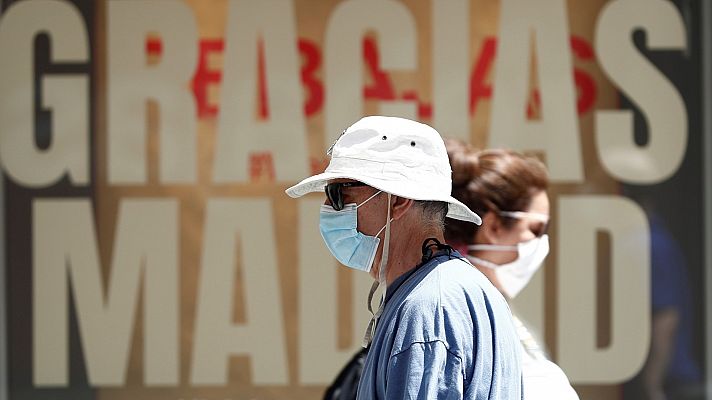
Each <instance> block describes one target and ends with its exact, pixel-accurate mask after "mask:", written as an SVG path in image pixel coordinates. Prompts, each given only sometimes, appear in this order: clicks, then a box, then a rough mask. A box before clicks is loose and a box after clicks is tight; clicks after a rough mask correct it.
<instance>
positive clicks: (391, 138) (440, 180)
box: [286, 116, 482, 225]
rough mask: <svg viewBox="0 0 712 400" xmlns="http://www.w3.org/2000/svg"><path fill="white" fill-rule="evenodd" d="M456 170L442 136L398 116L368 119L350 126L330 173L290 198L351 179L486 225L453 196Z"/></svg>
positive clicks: (333, 155) (297, 189)
mask: <svg viewBox="0 0 712 400" xmlns="http://www.w3.org/2000/svg"><path fill="white" fill-rule="evenodd" d="M451 175H452V170H451V168H450V162H449V160H448V156H447V150H446V149H445V144H444V143H443V140H442V138H441V137H440V134H439V133H438V132H437V131H436V130H435V129H433V128H431V127H430V126H428V125H425V124H422V123H420V122H416V121H411V120H408V119H404V118H398V117H383V116H369V117H364V118H362V119H360V120H359V121H357V122H356V123H355V124H353V125H351V126H350V127H349V128H348V129H347V130H346V131H344V133H343V134H342V135H341V137H339V139H338V140H337V141H336V143H334V145H333V146H332V149H331V160H330V161H329V166H328V167H326V170H325V171H324V172H323V173H321V174H318V175H314V176H312V177H309V178H306V179H304V180H303V181H301V182H299V183H298V184H296V185H294V186H292V187H290V188H289V189H287V190H286V192H287V194H288V195H289V196H291V197H295V198H296V197H300V196H303V195H305V194H307V193H310V192H319V191H322V190H324V186H325V185H326V184H327V182H328V181H329V180H331V179H337V178H346V179H353V180H356V181H359V182H363V183H365V184H367V185H369V186H372V187H374V188H376V189H379V190H382V191H384V192H387V193H391V194H394V195H396V196H401V197H405V198H408V199H413V200H434V201H444V202H446V203H448V213H447V216H448V217H449V218H454V219H459V220H463V221H470V222H474V223H476V224H478V225H479V224H481V223H482V220H481V219H480V217H479V216H478V215H477V214H475V213H474V212H472V211H471V210H470V209H469V208H467V206H465V205H464V204H462V203H461V202H459V201H458V200H456V199H455V198H454V197H452V196H451V191H452V179H451Z"/></svg>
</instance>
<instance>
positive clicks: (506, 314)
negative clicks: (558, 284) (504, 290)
mask: <svg viewBox="0 0 712 400" xmlns="http://www.w3.org/2000/svg"><path fill="white" fill-rule="evenodd" d="M391 288H392V290H391ZM388 294H389V296H388V297H386V305H385V308H384V310H383V314H382V316H381V318H380V320H379V322H378V326H377V327H376V332H375V335H374V337H373V341H372V342H371V347H370V349H369V351H368V357H367V358H366V363H365V365H364V369H363V373H362V375H361V381H360V382H359V388H358V398H359V399H478V400H480V399H482V400H484V399H521V398H522V394H521V393H522V392H521V379H522V373H521V354H520V351H521V350H520V347H519V339H518V338H517V334H516V331H515V328H514V325H513V323H512V316H511V313H510V311H509V306H508V305H507V303H506V301H505V300H504V298H503V297H502V295H501V294H500V293H499V291H497V289H495V287H494V286H492V284H491V283H490V282H489V280H488V279H487V278H486V277H485V276H484V275H482V273H481V272H479V271H478V270H477V269H476V268H474V267H473V266H472V265H471V264H470V263H469V262H467V261H466V260H465V259H463V258H461V256H460V255H459V254H458V253H457V252H454V253H453V256H452V258H450V257H449V256H448V255H440V256H437V257H435V258H433V259H431V260H430V261H428V262H427V263H426V264H425V265H423V266H421V267H419V268H417V269H416V270H414V271H411V272H410V273H406V274H405V275H403V276H401V277H399V278H398V279H396V281H394V282H393V283H392V284H391V285H390V286H389V293H388Z"/></svg>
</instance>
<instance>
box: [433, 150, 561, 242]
mask: <svg viewBox="0 0 712 400" xmlns="http://www.w3.org/2000/svg"><path fill="white" fill-rule="evenodd" d="M445 147H446V148H447V154H448V157H449V158H450V166H451V167H452V196H453V197H455V198H456V199H458V200H460V201H461V202H463V203H464V204H465V205H466V206H467V207H469V208H470V210H472V211H474V212H476V213H477V215H479V216H481V217H483V218H484V215H485V214H486V213H487V212H489V211H492V212H494V213H496V214H497V213H499V212H500V211H524V210H526V209H527V208H528V207H529V204H530V203H531V199H532V196H533V195H534V194H536V193H538V192H539V191H542V190H546V189H547V187H548V185H549V178H548V174H547V172H546V167H545V166H544V164H543V163H542V162H541V161H539V160H537V159H536V158H534V157H528V156H524V155H522V154H521V153H518V152H516V151H513V150H507V149H492V150H481V151H477V150H476V149H474V148H472V147H471V146H470V145H469V144H467V143H464V142H462V141H460V140H456V139H446V140H445ZM502 223H503V224H504V226H505V227H511V226H512V225H513V224H514V223H515V221H514V220H513V219H511V218H503V219H502ZM477 228H478V227H477V225H474V224H472V223H467V222H462V221H458V220H453V219H450V220H448V222H447V224H446V225H445V239H446V240H447V241H448V242H450V243H467V244H470V243H472V241H473V240H474V237H475V232H477Z"/></svg>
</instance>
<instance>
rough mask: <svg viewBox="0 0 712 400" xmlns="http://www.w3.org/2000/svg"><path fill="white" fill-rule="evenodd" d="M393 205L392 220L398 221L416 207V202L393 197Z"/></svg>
mask: <svg viewBox="0 0 712 400" xmlns="http://www.w3.org/2000/svg"><path fill="white" fill-rule="evenodd" d="M391 204H392V205H391V218H393V220H397V219H399V218H400V217H402V216H403V215H404V214H405V213H406V212H408V210H410V208H411V207H413V206H414V205H415V200H413V199H406V198H405V197H400V196H393V195H392V196H391Z"/></svg>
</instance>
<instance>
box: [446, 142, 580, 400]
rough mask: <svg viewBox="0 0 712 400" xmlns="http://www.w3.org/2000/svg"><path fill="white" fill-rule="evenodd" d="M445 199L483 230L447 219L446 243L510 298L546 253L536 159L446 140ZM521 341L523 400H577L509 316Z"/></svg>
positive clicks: (545, 205) (542, 184)
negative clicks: (461, 206)
mask: <svg viewBox="0 0 712 400" xmlns="http://www.w3.org/2000/svg"><path fill="white" fill-rule="evenodd" d="M445 145H446V147H447V150H448V156H449V157H450V165H451V166H452V170H453V176H452V195H453V197H455V198H456V199H458V200H460V201H461V202H463V203H465V205H467V206H468V207H469V208H470V209H471V210H472V211H474V212H475V213H477V214H478V215H480V216H481V217H482V225H480V226H477V225H474V224H464V223H460V222H459V221H448V224H447V225H446V228H445V238H446V240H447V242H448V243H450V244H451V245H452V246H453V247H455V248H456V249H458V250H459V251H460V253H461V254H464V255H466V257H467V258H468V259H469V260H470V262H471V263H472V264H473V265H474V266H475V267H476V268H477V269H479V270H480V271H481V272H482V273H483V274H484V275H485V276H487V278H489V280H490V281H491V282H492V284H493V285H494V286H495V287H496V288H497V289H499V291H500V292H501V293H502V294H503V295H504V296H505V298H507V299H512V298H514V297H515V296H516V295H517V294H518V293H519V292H520V291H521V290H522V289H523V288H524V286H526V284H527V283H528V282H529V279H530V278H531V277H532V275H534V273H535V272H536V271H537V269H538V268H539V266H540V265H541V264H542V262H543V261H544V258H545V257H546V255H547V254H548V252H549V242H548V236H547V235H546V229H547V225H548V222H549V198H548V197H547V193H546V190H547V187H548V176H547V172H546V167H544V165H543V164H542V163H541V162H540V161H538V160H537V159H535V158H531V157H525V156H523V155H521V154H519V153H517V152H514V151H511V150H484V151H479V152H478V151H475V150H474V149H472V148H471V147H470V146H469V145H467V144H465V143H463V142H461V141H458V140H452V139H449V140H446V141H445ZM514 322H515V325H516V326H517V330H518V334H519V338H520V342H521V344H522V352H523V356H522V362H523V365H522V372H523V388H524V398H525V399H557V400H567V399H578V396H577V394H576V392H575V391H574V389H573V388H572V387H571V385H570V384H569V381H568V379H567V378H566V375H565V374H564V373H563V371H562V370H561V369H560V368H559V367H558V366H557V365H556V364H554V363H553V362H551V361H549V360H548V359H547V357H546V354H545V352H544V351H543V350H542V347H541V346H540V345H539V344H538V343H537V341H536V340H535V339H534V337H533V336H532V335H531V333H530V332H529V330H528V329H527V328H526V326H525V325H524V324H523V323H522V322H521V321H520V320H519V318H517V317H516V316H514Z"/></svg>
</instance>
